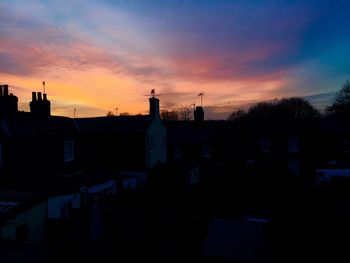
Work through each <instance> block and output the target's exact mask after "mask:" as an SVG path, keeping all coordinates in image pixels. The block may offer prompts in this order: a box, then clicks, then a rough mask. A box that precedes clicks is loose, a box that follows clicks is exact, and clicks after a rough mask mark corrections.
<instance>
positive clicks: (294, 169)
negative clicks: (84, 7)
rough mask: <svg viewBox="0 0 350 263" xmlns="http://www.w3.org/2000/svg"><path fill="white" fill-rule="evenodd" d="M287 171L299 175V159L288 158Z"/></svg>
mask: <svg viewBox="0 0 350 263" xmlns="http://www.w3.org/2000/svg"><path fill="white" fill-rule="evenodd" d="M288 168H289V172H290V173H291V174H292V175H294V176H299V174H300V171H299V170H300V163H299V160H290V161H289V163H288Z"/></svg>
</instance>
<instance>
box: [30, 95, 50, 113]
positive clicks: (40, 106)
mask: <svg viewBox="0 0 350 263" xmlns="http://www.w3.org/2000/svg"><path fill="white" fill-rule="evenodd" d="M42 96H43V97H44V98H43V97H42ZM29 107H30V112H31V114H32V115H33V117H35V118H41V119H43V118H47V117H50V116H51V102H50V101H49V100H48V99H47V94H46V93H44V94H42V93H41V92H32V101H31V102H30V103H29Z"/></svg>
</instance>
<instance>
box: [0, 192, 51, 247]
mask: <svg viewBox="0 0 350 263" xmlns="http://www.w3.org/2000/svg"><path fill="white" fill-rule="evenodd" d="M45 219H46V203H45V200H43V199H39V198H37V197H35V196H34V195H33V194H28V193H22V192H14V191H6V190H3V189H0V241H5V242H18V243H29V244H35V243H41V244H43V243H44V242H45V238H46V223H45Z"/></svg>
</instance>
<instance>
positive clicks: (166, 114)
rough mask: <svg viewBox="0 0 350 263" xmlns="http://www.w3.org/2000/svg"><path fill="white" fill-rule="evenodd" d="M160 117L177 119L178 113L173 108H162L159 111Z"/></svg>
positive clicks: (167, 119)
mask: <svg viewBox="0 0 350 263" xmlns="http://www.w3.org/2000/svg"><path fill="white" fill-rule="evenodd" d="M160 118H161V119H162V120H163V121H177V120H179V115H178V113H177V112H176V111H174V110H164V111H162V112H161V113H160Z"/></svg>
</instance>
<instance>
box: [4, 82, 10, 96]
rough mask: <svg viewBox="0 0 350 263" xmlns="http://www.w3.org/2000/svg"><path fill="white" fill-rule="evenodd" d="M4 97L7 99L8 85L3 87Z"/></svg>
mask: <svg viewBox="0 0 350 263" xmlns="http://www.w3.org/2000/svg"><path fill="white" fill-rule="evenodd" d="M3 87H4V96H5V97H7V96H8V95H9V85H6V84H5V85H4V86H3Z"/></svg>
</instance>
